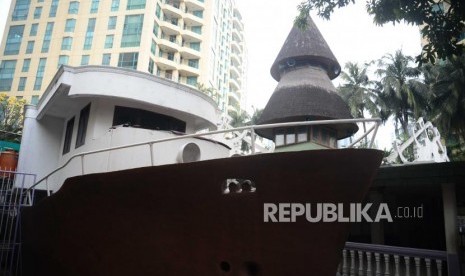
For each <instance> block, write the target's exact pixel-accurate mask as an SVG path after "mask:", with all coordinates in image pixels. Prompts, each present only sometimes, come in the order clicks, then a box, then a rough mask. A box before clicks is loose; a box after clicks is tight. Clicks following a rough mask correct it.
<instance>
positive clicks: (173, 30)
mask: <svg viewBox="0 0 465 276" xmlns="http://www.w3.org/2000/svg"><path fill="white" fill-rule="evenodd" d="M160 28H161V30H162V31H163V32H164V33H165V34H166V35H179V34H181V27H180V23H179V21H177V18H164V19H163V20H162V21H161V22H160Z"/></svg>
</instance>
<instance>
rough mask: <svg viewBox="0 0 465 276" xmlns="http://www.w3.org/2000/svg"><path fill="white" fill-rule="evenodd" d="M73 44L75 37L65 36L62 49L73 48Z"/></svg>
mask: <svg viewBox="0 0 465 276" xmlns="http://www.w3.org/2000/svg"><path fill="white" fill-rule="evenodd" d="M72 44H73V38H72V37H69V36H67V37H63V40H62V41H61V50H71V45H72Z"/></svg>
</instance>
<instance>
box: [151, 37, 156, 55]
mask: <svg viewBox="0 0 465 276" xmlns="http://www.w3.org/2000/svg"><path fill="white" fill-rule="evenodd" d="M150 52H151V53H152V54H153V55H155V54H156V52H157V43H155V41H153V40H152V45H151V46H150Z"/></svg>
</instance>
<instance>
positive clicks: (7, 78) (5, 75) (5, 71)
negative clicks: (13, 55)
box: [0, 60, 16, 91]
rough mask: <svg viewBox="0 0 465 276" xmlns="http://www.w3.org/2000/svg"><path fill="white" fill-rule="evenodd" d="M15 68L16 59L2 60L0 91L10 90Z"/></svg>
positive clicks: (0, 66) (0, 65)
mask: <svg viewBox="0 0 465 276" xmlns="http://www.w3.org/2000/svg"><path fill="white" fill-rule="evenodd" d="M15 69H16V60H4V61H2V63H1V64H0V91H10V90H11V84H12V82H13V76H14V74H15Z"/></svg>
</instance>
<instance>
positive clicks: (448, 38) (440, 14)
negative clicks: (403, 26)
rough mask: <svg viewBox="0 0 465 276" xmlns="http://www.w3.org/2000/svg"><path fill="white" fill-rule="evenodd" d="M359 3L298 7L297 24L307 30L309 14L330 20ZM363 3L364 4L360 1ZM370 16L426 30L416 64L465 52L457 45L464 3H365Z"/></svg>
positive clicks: (345, 0)
mask: <svg viewBox="0 0 465 276" xmlns="http://www.w3.org/2000/svg"><path fill="white" fill-rule="evenodd" d="M355 1H356V0H307V1H304V2H302V3H301V4H300V5H299V6H298V10H299V12H300V13H299V15H298V16H297V17H296V19H295V24H296V25H297V26H299V27H301V28H304V27H305V26H306V22H307V21H306V18H307V16H308V14H309V12H310V10H316V12H317V14H318V15H319V16H321V17H323V18H325V19H330V17H331V14H332V13H333V12H334V10H335V9H336V8H342V7H345V6H347V5H349V4H353V3H355ZM359 1H361V0H359ZM366 9H367V12H368V14H370V15H372V16H373V17H374V23H375V24H377V25H384V24H386V23H394V24H395V23H399V22H401V21H404V22H406V23H407V24H414V25H417V26H423V28H422V29H421V33H422V36H423V37H424V38H426V40H427V41H429V42H428V43H427V44H426V45H425V46H424V47H423V52H422V54H421V55H420V56H418V57H417V61H421V62H427V61H430V62H432V63H434V60H435V58H436V57H439V58H441V59H445V58H446V57H449V56H452V55H454V54H455V55H459V54H460V53H461V52H462V50H463V49H464V46H463V45H459V44H457V40H458V37H460V35H461V33H462V32H463V30H464V28H465V24H464V18H465V1H463V0H445V1H442V2H441V3H436V1H434V0H408V1H405V0H366Z"/></svg>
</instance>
